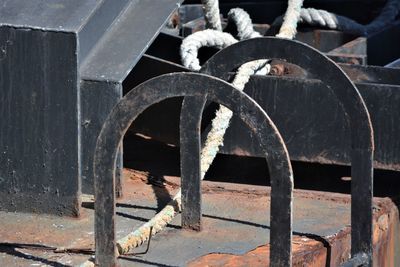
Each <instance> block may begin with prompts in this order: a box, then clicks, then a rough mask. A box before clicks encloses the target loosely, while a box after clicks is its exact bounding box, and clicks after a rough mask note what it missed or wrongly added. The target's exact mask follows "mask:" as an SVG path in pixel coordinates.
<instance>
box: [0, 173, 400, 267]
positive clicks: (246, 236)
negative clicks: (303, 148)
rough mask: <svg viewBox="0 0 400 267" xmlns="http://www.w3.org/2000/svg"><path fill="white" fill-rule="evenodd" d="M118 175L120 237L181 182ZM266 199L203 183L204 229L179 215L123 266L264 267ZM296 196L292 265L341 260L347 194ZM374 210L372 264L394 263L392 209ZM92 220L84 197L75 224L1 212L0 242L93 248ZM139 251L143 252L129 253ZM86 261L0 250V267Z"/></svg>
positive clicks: (346, 248) (380, 202) (248, 190)
mask: <svg viewBox="0 0 400 267" xmlns="http://www.w3.org/2000/svg"><path fill="white" fill-rule="evenodd" d="M124 178H125V189H126V191H125V194H124V198H123V199H121V200H119V201H118V204H117V216H116V219H117V226H118V231H117V236H118V237H122V236H124V235H125V234H127V233H128V232H129V231H131V230H132V229H133V228H134V227H137V226H138V225H140V224H141V223H143V221H144V220H147V219H149V218H151V217H152V216H153V215H154V214H155V212H156V210H158V209H160V208H162V207H163V205H164V204H165V203H166V202H168V200H169V196H170V195H171V194H172V193H173V192H175V191H176V190H177V187H178V185H179V181H180V179H179V178H178V177H171V176H164V178H165V179H166V181H165V182H164V185H163V184H154V183H152V182H151V180H152V179H151V178H152V175H151V174H149V173H147V172H139V171H134V170H127V169H125V170H124ZM269 194H270V188H269V187H262V186H251V185H238V184H228V183H216V182H208V181H204V182H203V211H204V212H203V213H204V215H205V216H204V231H203V232H200V233H197V232H192V231H184V230H182V229H181V228H180V217H177V218H176V219H175V220H174V221H173V223H172V225H171V226H170V227H168V228H167V229H166V231H165V232H162V233H161V234H160V235H157V236H155V237H154V238H153V239H152V241H151V246H150V249H149V252H148V253H147V254H145V255H138V256H128V257H126V258H124V259H122V260H121V261H120V263H121V265H122V266H183V265H187V264H189V263H190V265H193V266H204V265H201V264H200V263H205V262H207V263H208V264H209V266H223V265H222V263H230V264H231V266H265V263H266V259H268V257H267V254H265V253H268V245H266V244H268V242H269V241H268V234H269V229H268V227H269V219H268V216H260V213H261V214H266V215H267V214H268V213H269V208H268V206H269ZM294 197H295V202H294V231H295V233H294V239H293V264H294V266H304V264H306V265H307V264H309V265H307V266H329V265H326V261H327V255H330V257H328V258H330V263H331V264H330V266H337V263H339V262H343V260H344V259H345V258H346V257H347V256H348V255H349V252H350V234H349V232H350V229H349V228H348V224H349V222H350V198H349V196H347V195H344V194H336V193H323V192H316V191H305V190H295V192H294ZM227 200H229V201H227ZM239 203H240V204H239ZM375 207H376V208H375V209H374V211H375V213H374V221H375V222H378V223H376V226H375V228H374V229H375V230H374V258H375V266H393V267H395V266H398V264H399V259H398V258H396V255H397V254H399V253H398V252H399V251H398V250H399V245H400V243H399V238H400V236H399V228H400V227H399V226H400V223H399V213H398V210H397V207H396V206H395V205H394V203H393V202H392V201H390V200H389V199H386V198H384V199H383V198H376V199H375ZM93 218H94V214H93V202H92V201H88V200H84V204H83V208H82V216H81V218H80V219H73V218H60V217H51V216H38V215H28V214H17V213H6V212H1V213H0V225H1V227H0V237H1V240H0V242H10V243H19V244H21V243H23V244H29V243H31V244H41V245H48V246H56V247H66V248H71V247H74V248H91V249H93V245H94V243H93V242H94V239H93V233H94V229H93ZM327 218H331V219H330V220H327ZM324 239H325V240H326V241H328V243H330V248H329V250H330V254H327V246H326V242H325V241H323V240H324ZM322 241H323V242H322ZM145 249H146V248H145V247H141V248H138V249H136V250H135V251H134V252H136V253H140V252H143V251H145ZM217 253H218V254H221V253H223V254H221V255H218V254H217ZM228 254H230V255H228ZM87 257H88V256H87V255H79V254H56V253H52V252H48V251H40V250H32V249H15V250H13V249H11V248H7V249H6V248H5V247H4V246H0V266H40V265H50V266H75V265H76V264H79V263H81V262H82V261H84V260H85V259H87ZM217 260H218V261H217ZM396 260H397V261H396ZM213 263H215V264H213ZM240 263H244V264H242V265H240ZM246 263H251V264H250V265H248V264H246ZM199 264H200V265H199ZM228 266H229V265H228Z"/></svg>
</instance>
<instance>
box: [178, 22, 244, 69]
mask: <svg viewBox="0 0 400 267" xmlns="http://www.w3.org/2000/svg"><path fill="white" fill-rule="evenodd" d="M234 43H237V40H236V39H235V38H233V36H232V35H230V34H229V33H226V32H220V31H216V30H204V31H199V32H195V33H193V34H191V35H190V36H188V37H187V38H185V39H184V40H183V41H182V45H181V50H180V53H181V59H182V64H183V65H184V66H185V67H187V68H189V69H191V70H195V71H198V70H200V68H201V66H200V61H199V59H198V52H199V49H200V48H202V47H216V48H219V49H222V48H225V47H228V46H230V45H232V44H234Z"/></svg>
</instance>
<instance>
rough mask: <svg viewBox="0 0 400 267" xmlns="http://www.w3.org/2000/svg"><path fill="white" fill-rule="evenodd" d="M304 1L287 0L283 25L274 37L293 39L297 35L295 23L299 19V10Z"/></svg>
mask: <svg viewBox="0 0 400 267" xmlns="http://www.w3.org/2000/svg"><path fill="white" fill-rule="evenodd" d="M303 1H304V0H289V2H288V8H287V10H286V13H285V16H284V17H283V23H282V26H281V29H280V30H279V33H278V35H276V37H280V38H286V39H293V38H294V36H295V35H296V33H297V22H298V21H299V19H300V10H301V7H302V6H303Z"/></svg>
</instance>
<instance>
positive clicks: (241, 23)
mask: <svg viewBox="0 0 400 267" xmlns="http://www.w3.org/2000/svg"><path fill="white" fill-rule="evenodd" d="M228 21H230V22H233V23H235V25H236V28H237V32H238V37H239V40H247V39H250V38H256V37H261V34H260V33H259V32H257V31H255V30H254V28H253V22H252V21H251V18H250V16H249V14H248V13H247V12H246V11H244V10H243V9H241V8H232V9H231V10H230V11H229V13H228Z"/></svg>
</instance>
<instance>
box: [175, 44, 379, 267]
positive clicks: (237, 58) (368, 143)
mask: <svg viewBox="0 0 400 267" xmlns="http://www.w3.org/2000/svg"><path fill="white" fill-rule="evenodd" d="M257 59H280V60H285V61H288V62H290V63H293V64H295V65H298V66H300V67H302V68H303V69H305V70H306V71H307V72H309V73H313V74H314V75H315V76H316V77H318V78H319V80H320V81H321V82H322V83H324V84H325V85H326V86H327V87H328V88H329V89H330V90H331V91H332V92H333V94H334V95H335V96H336V98H337V99H338V100H339V102H340V104H341V106H342V107H343V108H344V110H345V112H346V116H347V119H348V121H349V125H350V131H351V177H352V182H351V186H352V188H351V226H352V230H351V237H352V242H351V244H352V256H353V257H355V256H356V255H359V254H366V255H368V257H369V265H370V266H372V247H373V244H372V194H373V155H374V140H373V129H372V124H371V120H370V116H369V113H368V110H367V107H366V105H365V103H364V100H363V99H362V97H361V94H360V93H359V91H358V89H357V88H356V87H355V86H354V84H353V83H352V82H351V80H350V79H349V78H348V76H347V75H346V74H345V73H344V72H343V71H342V70H341V69H340V68H339V67H338V66H337V65H336V64H335V63H334V62H333V61H332V60H331V59H329V58H328V57H326V56H324V55H323V54H321V53H320V52H319V51H318V50H316V49H314V48H312V47H310V46H308V45H305V44H303V43H300V42H297V41H290V40H285V39H278V38H273V37H264V38H256V39H250V40H246V41H242V42H239V43H237V44H234V45H231V46H229V47H227V48H225V49H223V50H221V51H219V52H218V53H216V54H215V55H214V56H213V57H211V58H210V59H209V60H208V61H207V62H206V63H205V64H204V65H203V67H202V69H201V72H202V73H205V74H208V75H211V76H214V77H218V78H221V79H224V80H226V79H228V78H229V72H230V71H232V70H234V69H236V68H238V67H240V66H241V65H243V64H244V63H246V62H249V61H252V60H257ZM278 89H279V88H278ZM204 104H205V103H204V102H201V101H197V102H192V103H191V104H190V106H189V105H183V107H184V108H183V109H182V116H188V115H186V114H189V113H191V110H192V109H193V107H194V106H196V105H200V106H201V105H204ZM196 110H198V109H196ZM314 112H318V110H314ZM196 117H197V116H196ZM181 121H186V119H184V120H182V119H181ZM310 141H311V142H312V140H310ZM271 185H272V186H274V183H273V182H271ZM271 210H272V211H273V207H271ZM281 216H282V214H281ZM271 224H272V223H271ZM273 234H274V233H273V232H272V233H271V235H273Z"/></svg>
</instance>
